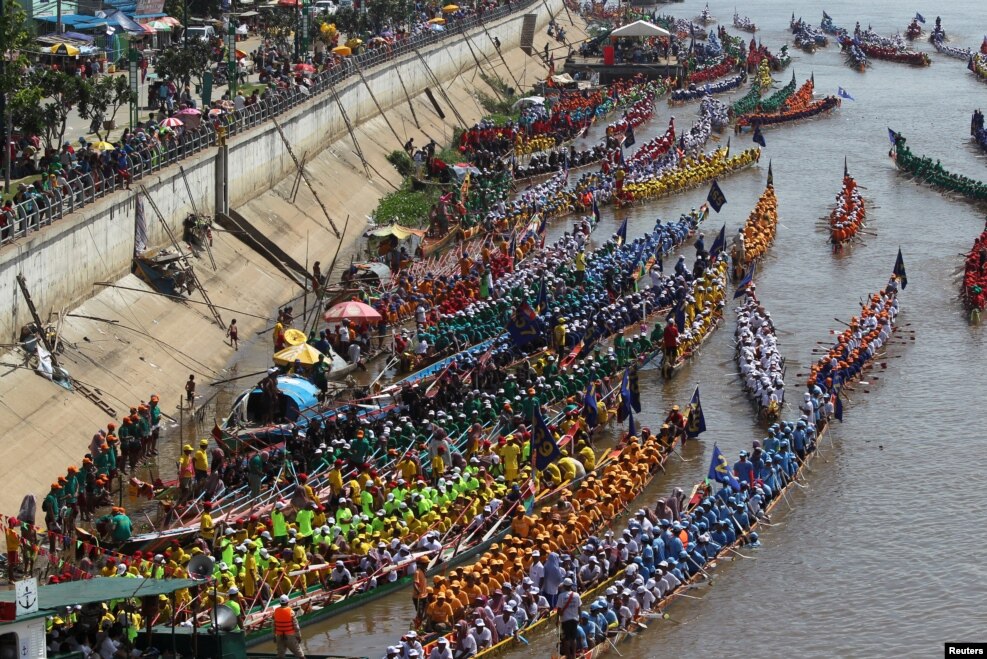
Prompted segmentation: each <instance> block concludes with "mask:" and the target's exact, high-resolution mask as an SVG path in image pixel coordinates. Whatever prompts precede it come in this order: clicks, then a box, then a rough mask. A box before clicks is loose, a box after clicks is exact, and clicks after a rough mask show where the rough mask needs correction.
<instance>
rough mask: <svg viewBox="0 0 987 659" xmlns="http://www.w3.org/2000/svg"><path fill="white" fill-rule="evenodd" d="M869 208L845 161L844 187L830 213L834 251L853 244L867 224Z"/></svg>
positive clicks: (830, 230)
mask: <svg viewBox="0 0 987 659" xmlns="http://www.w3.org/2000/svg"><path fill="white" fill-rule="evenodd" d="M866 218H867V209H866V208H865V207H864V198H863V197H862V196H861V195H860V188H859V186H858V185H857V182H856V181H855V180H854V178H853V177H852V176H850V174H849V172H848V171H847V166H846V162H845V161H844V163H843V189H842V190H840V193H839V194H838V195H836V207H835V208H833V210H832V211H831V212H830V214H829V233H830V237H829V241H830V242H831V243H833V251H834V252H839V251H841V250H842V249H843V248H844V247H845V246H847V245H849V244H851V243H852V242H853V239H854V238H856V236H857V233H858V232H859V231H860V230H861V229H862V228H863V227H864V226H866V225H865V224H864V220H865V219H866Z"/></svg>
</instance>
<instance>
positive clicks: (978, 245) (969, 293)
mask: <svg viewBox="0 0 987 659" xmlns="http://www.w3.org/2000/svg"><path fill="white" fill-rule="evenodd" d="M960 299H962V300H963V308H964V309H966V311H967V313H968V314H969V319H970V322H971V323H973V324H977V323H979V322H980V314H981V313H983V311H984V308H985V307H987V230H985V231H984V232H983V233H981V234H980V236H979V237H978V238H977V240H976V241H975V242H974V243H973V248H972V249H971V250H970V251H969V252H968V253H967V255H966V264H965V267H964V270H963V289H962V290H961V291H960Z"/></svg>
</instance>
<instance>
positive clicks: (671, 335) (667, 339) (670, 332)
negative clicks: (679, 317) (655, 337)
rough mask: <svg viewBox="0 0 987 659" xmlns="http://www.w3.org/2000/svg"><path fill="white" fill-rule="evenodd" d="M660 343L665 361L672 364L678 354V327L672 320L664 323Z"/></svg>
mask: <svg viewBox="0 0 987 659" xmlns="http://www.w3.org/2000/svg"><path fill="white" fill-rule="evenodd" d="M661 343H662V347H663V348H664V349H665V363H666V364H672V363H673V362H674V361H675V359H676V358H677V357H678V354H679V328H678V327H677V326H676V325H675V322H674V321H673V322H670V323H668V324H667V325H665V331H664V333H663V334H662V338H661Z"/></svg>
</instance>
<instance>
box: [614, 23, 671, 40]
mask: <svg viewBox="0 0 987 659" xmlns="http://www.w3.org/2000/svg"><path fill="white" fill-rule="evenodd" d="M610 36H611V37H668V36H671V34H670V33H669V31H668V30H666V29H664V28H660V27H658V26H657V25H655V24H654V23H649V22H648V21H634V22H633V23H628V24H627V25H625V26H623V27H618V28H617V29H616V30H614V31H613V32H611V33H610Z"/></svg>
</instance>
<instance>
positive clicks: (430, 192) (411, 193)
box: [374, 178, 442, 228]
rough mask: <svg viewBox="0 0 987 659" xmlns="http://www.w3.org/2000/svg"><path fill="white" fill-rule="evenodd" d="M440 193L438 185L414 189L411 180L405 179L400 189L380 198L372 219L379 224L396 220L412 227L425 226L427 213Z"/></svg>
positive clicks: (437, 199) (437, 200)
mask: <svg viewBox="0 0 987 659" xmlns="http://www.w3.org/2000/svg"><path fill="white" fill-rule="evenodd" d="M441 194H442V188H441V187H440V186H438V185H427V186H425V187H424V189H422V190H415V189H414V188H413V185H412V180H411V179H410V178H408V179H405V181H404V184H403V185H402V186H401V189H400V190H398V191H396V192H392V193H390V194H389V195H387V196H385V197H383V198H382V199H381V200H380V202H379V203H378V204H377V208H376V210H374V219H375V220H376V221H377V222H378V223H379V224H390V223H391V222H397V223H398V224H400V225H402V226H406V227H413V228H418V227H423V226H426V225H428V214H429V212H430V211H431V210H432V207H433V206H435V204H437V203H439V196H440V195H441Z"/></svg>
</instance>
